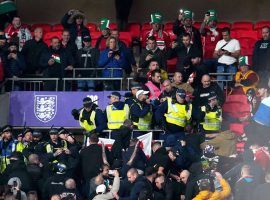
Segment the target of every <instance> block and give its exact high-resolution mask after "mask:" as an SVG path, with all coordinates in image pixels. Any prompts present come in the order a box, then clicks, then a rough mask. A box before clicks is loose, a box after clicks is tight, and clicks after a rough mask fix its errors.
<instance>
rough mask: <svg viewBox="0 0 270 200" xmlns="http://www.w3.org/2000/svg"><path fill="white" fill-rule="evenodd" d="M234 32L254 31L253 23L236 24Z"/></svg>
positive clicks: (233, 28) (233, 27)
mask: <svg viewBox="0 0 270 200" xmlns="http://www.w3.org/2000/svg"><path fill="white" fill-rule="evenodd" d="M232 30H253V23H252V22H234V23H233V25H232Z"/></svg>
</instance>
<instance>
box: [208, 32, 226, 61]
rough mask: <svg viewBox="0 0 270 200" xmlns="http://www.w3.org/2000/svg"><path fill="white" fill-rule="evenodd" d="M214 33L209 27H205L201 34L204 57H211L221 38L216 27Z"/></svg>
mask: <svg viewBox="0 0 270 200" xmlns="http://www.w3.org/2000/svg"><path fill="white" fill-rule="evenodd" d="M216 31H217V32H216V35H215V34H214V33H213V32H212V31H210V29H205V33H204V34H203V53H204V58H208V59H209V58H213V53H214V51H215V48H216V44H217V42H218V41H219V40H221V39H222V34H221V30H220V29H216Z"/></svg>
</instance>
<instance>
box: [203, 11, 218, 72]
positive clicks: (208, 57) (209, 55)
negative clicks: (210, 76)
mask: <svg viewBox="0 0 270 200" xmlns="http://www.w3.org/2000/svg"><path fill="white" fill-rule="evenodd" d="M217 20H218V19H217V13H216V11H215V10H213V9H211V10H208V11H207V12H206V13H205V16H204V20H203V22H202V24H201V27H200V33H201V35H202V37H203V40H204V45H203V52H204V55H203V58H204V63H205V65H206V66H207V67H208V68H209V71H210V72H211V73H215V72H216V64H217V60H216V59H214V58H213V53H214V51H215V47H216V44H217V42H218V41H219V40H221V39H222V34H221V29H219V28H217V25H218V22H217Z"/></svg>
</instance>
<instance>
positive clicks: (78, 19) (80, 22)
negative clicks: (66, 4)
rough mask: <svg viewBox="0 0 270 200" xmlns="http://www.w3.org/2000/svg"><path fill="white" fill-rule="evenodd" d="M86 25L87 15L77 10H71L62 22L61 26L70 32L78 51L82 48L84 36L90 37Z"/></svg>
mask: <svg viewBox="0 0 270 200" xmlns="http://www.w3.org/2000/svg"><path fill="white" fill-rule="evenodd" d="M84 23H86V19H85V14H84V13H83V12H82V11H80V10H75V9H72V10H69V11H68V12H67V13H66V14H65V15H64V17H63V18H62V20H61V24H62V25H63V27H64V28H65V29H68V30H69V32H70V39H71V41H72V42H75V44H76V45H77V47H78V49H80V48H81V47H82V36H83V35H90V33H89V30H88V29H87V27H86V26H85V25H84Z"/></svg>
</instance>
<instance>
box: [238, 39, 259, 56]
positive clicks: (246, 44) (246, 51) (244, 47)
mask: <svg viewBox="0 0 270 200" xmlns="http://www.w3.org/2000/svg"><path fill="white" fill-rule="evenodd" d="M238 40H239V42H240V45H241V55H243V56H252V54H253V49H254V46H255V43H256V41H257V40H255V39H254V38H249V37H241V38H238Z"/></svg>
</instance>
